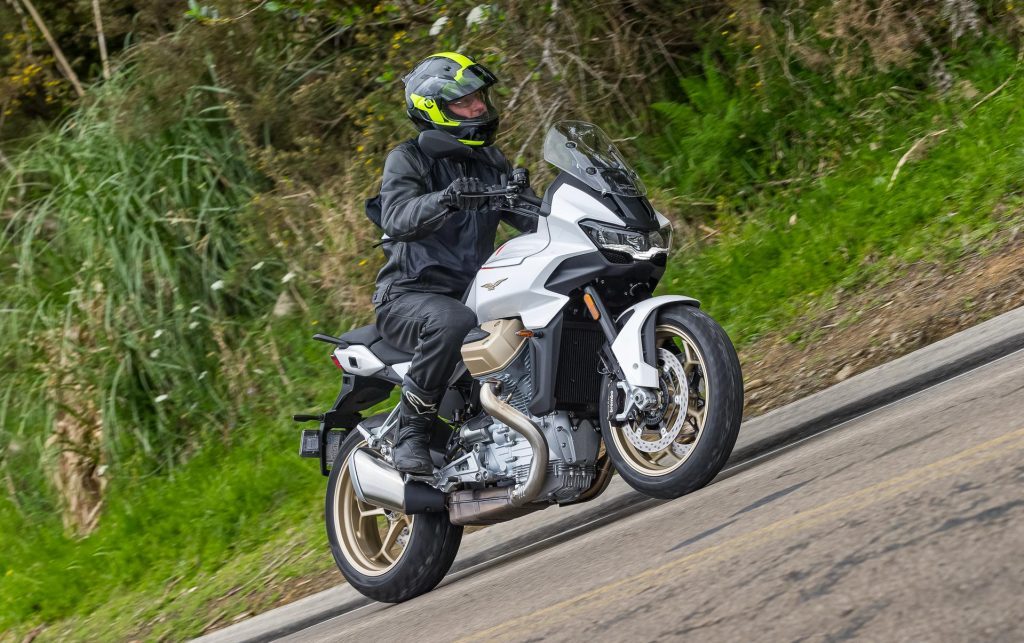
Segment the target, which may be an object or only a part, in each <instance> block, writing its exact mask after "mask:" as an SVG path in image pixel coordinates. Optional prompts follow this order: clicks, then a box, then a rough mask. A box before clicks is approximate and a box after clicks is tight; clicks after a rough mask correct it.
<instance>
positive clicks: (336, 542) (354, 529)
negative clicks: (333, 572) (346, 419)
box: [325, 431, 462, 603]
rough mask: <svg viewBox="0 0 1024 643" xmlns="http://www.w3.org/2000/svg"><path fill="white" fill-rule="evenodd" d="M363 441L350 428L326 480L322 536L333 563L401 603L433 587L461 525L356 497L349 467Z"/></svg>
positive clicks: (362, 587) (360, 584) (371, 591)
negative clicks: (325, 530) (398, 510)
mask: <svg viewBox="0 0 1024 643" xmlns="http://www.w3.org/2000/svg"><path fill="white" fill-rule="evenodd" d="M363 446H366V440H365V439H364V438H363V436H362V435H361V434H359V432H358V431H352V432H351V433H350V434H349V435H348V436H347V438H346V439H345V442H344V443H343V444H342V446H341V449H340V450H339V451H338V457H337V459H336V460H335V461H334V466H333V467H332V469H331V475H330V477H329V478H328V480H327V506H326V510H325V519H326V523H327V539H328V541H329V542H330V544H331V553H332V554H333V555H334V562H335V563H336V564H337V565H338V569H340V570H341V573H342V574H343V575H344V576H345V579H346V580H347V581H348V582H349V584H350V585H352V587H354V588H355V589H357V590H359V592H360V593H362V594H364V595H366V596H369V597H370V598H372V599H375V600H378V601H382V602H385V603H401V602H402V601H407V600H409V599H410V598H414V597H416V596H419V595H420V594H425V593H426V592H429V591H430V590H432V589H434V587H436V586H437V584H438V583H440V582H441V579H442V578H444V575H445V574H446V573H448V570H449V569H450V568H451V566H452V562H453V561H454V560H455V554H456V553H457V552H458V550H459V543H460V542H461V541H462V527H461V526H458V525H453V524H452V523H451V522H450V521H449V520H448V515H447V514H445V513H440V514H433V513H431V514H417V515H415V516H407V515H405V514H401V513H397V512H393V511H389V510H385V509H382V508H380V507H374V506H372V505H369V504H366V503H364V502H362V501H360V500H359V497H358V496H356V493H355V488H354V487H353V485H352V478H351V476H350V474H349V470H348V460H349V457H350V456H351V455H352V452H353V451H355V450H356V449H357V448H359V447H363Z"/></svg>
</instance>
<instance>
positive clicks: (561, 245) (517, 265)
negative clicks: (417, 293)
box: [466, 184, 619, 328]
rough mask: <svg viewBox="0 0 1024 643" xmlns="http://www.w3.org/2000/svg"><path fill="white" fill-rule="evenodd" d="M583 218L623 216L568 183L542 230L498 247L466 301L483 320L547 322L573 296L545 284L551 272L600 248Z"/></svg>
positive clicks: (542, 220) (535, 325) (531, 324)
mask: <svg viewBox="0 0 1024 643" xmlns="http://www.w3.org/2000/svg"><path fill="white" fill-rule="evenodd" d="M583 219H591V220H595V221H606V222H608V223H612V224H615V223H617V222H619V218H618V217H617V216H615V213H614V212H612V211H611V210H609V209H608V208H606V207H605V206H604V205H603V204H602V203H601V202H600V201H598V200H597V199H595V198H594V197H593V196H591V195H589V194H587V193H586V192H584V191H582V190H580V189H578V188H575V187H573V186H571V185H567V184H563V185H562V186H560V187H559V188H558V189H557V190H556V191H555V193H554V194H553V195H552V196H551V216H548V217H541V218H540V220H539V222H538V225H537V231H536V232H534V233H532V234H525V235H522V236H519V237H516V238H515V239H512V240H511V241H509V242H508V243H506V244H505V245H504V246H502V247H501V248H498V250H497V251H495V253H494V254H493V255H491V258H490V259H488V260H487V262H486V263H485V264H484V265H483V267H482V268H481V269H480V272H479V273H477V276H476V279H475V280H474V282H473V284H472V285H471V286H470V294H469V296H468V297H467V302H466V303H467V305H468V306H470V307H471V308H473V309H474V310H475V311H476V314H477V319H478V321H479V322H480V323H483V322H485V321H491V320H493V319H503V318H507V317H521V318H522V320H523V325H524V326H526V327H527V328H543V327H544V326H547V325H548V323H550V322H551V320H552V319H554V317H555V315H557V314H558V313H559V311H561V310H562V308H563V307H564V306H565V304H566V302H567V301H568V300H569V298H568V297H566V296H565V295H560V294H558V293H556V292H552V291H550V290H548V289H547V288H545V287H544V284H545V283H547V280H548V278H549V277H550V276H551V273H553V272H554V271H555V269H556V268H557V267H558V266H559V264H561V263H562V261H564V260H566V259H568V258H569V257H574V256H576V255H581V254H585V253H588V252H597V248H595V247H594V244H593V243H592V242H591V241H590V238H589V237H587V235H586V234H585V233H584V232H583V230H582V229H580V227H579V222H580V221H581V220H583Z"/></svg>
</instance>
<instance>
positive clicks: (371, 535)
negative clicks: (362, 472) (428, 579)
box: [334, 441, 415, 576]
mask: <svg viewBox="0 0 1024 643" xmlns="http://www.w3.org/2000/svg"><path fill="white" fill-rule="evenodd" d="M364 446H366V442H365V441H363V442H361V443H360V444H358V445H357V446H356V447H355V448H354V449H352V451H350V452H349V458H351V457H352V456H351V454H352V453H355V451H356V449H358V448H361V447H364ZM334 503H335V507H334V533H335V536H336V537H337V541H338V543H339V544H340V545H341V550H342V553H343V554H344V556H345V558H346V559H347V560H348V562H349V563H350V564H351V565H352V566H353V567H355V568H356V569H357V570H358V571H359V572H360V573H361V574H365V575H366V576H380V575H381V574H384V573H386V572H387V571H388V570H390V569H391V568H393V567H394V566H395V565H397V564H398V561H399V560H401V559H402V556H403V555H404V554H405V552H406V550H407V549H408V547H409V540H410V539H411V538H412V529H413V521H414V520H415V516H407V515H405V514H401V513H397V512H393V511H387V510H385V509H382V508H381V507H375V506H373V505H369V504H367V503H365V502H362V501H360V500H359V497H358V496H357V495H356V490H355V488H354V487H353V486H352V478H351V476H350V475H349V469H348V458H346V459H345V464H344V465H343V467H342V470H341V471H340V472H339V475H338V478H337V488H336V493H335V494H334Z"/></svg>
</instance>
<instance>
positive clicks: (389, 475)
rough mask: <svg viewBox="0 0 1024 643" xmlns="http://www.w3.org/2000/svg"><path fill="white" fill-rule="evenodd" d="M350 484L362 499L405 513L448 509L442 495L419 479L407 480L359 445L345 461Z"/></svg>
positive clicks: (367, 502)
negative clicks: (346, 461)
mask: <svg viewBox="0 0 1024 643" xmlns="http://www.w3.org/2000/svg"><path fill="white" fill-rule="evenodd" d="M348 474H349V475H350V476H351V477H352V487H353V488H354V489H355V492H356V496H357V497H358V498H359V500H361V501H362V502H365V503H366V504H368V505H374V506H375V507H384V508H385V509H388V510H391V511H397V512H399V513H403V514H406V515H409V516H411V515H414V514H422V513H435V512H442V511H447V507H446V506H445V497H444V494H443V493H441V492H440V491H438V490H437V489H435V488H433V487H431V486H430V485H427V484H424V483H422V482H419V481H413V482H409V483H406V482H405V480H404V479H403V478H402V474H401V473H399V472H398V471H396V470H395V468H394V467H392V466H391V465H389V464H388V463H387V462H384V461H383V460H381V459H380V457H378V456H377V455H376V454H375V453H373V452H372V451H370V450H369V449H367V448H366V447H361V448H359V449H356V450H355V451H354V452H353V453H352V457H351V458H349V460H348Z"/></svg>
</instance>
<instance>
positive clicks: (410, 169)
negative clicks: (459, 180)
mask: <svg viewBox="0 0 1024 643" xmlns="http://www.w3.org/2000/svg"><path fill="white" fill-rule="evenodd" d="M427 170H428V168H426V167H423V163H422V161H421V160H420V159H417V158H415V157H414V156H413V155H411V154H409V153H408V152H407V151H406V150H403V149H402V148H397V149H395V150H392V151H391V153H390V154H388V157H387V159H386V160H385V161H384V176H383V179H382V181H381V187H380V201H381V224H382V226H381V227H383V228H384V232H386V233H387V235H388V236H389V237H391V238H392V239H394V240H396V241H412V240H414V239H421V238H423V237H425V236H427V235H429V234H430V233H431V232H434V231H435V230H437V229H438V228H440V227H441V225H442V224H443V223H444V220H445V218H446V217H447V216H448V215H449V214H451V212H452V209H451V208H449V207H448V206H447V205H445V204H444V203H442V202H441V196H442V194H443V192H429V191H428V190H427V180H426V175H427Z"/></svg>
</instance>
